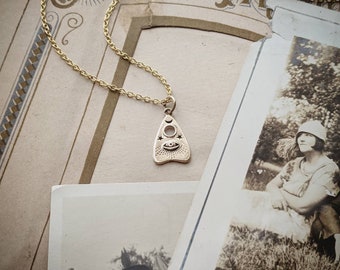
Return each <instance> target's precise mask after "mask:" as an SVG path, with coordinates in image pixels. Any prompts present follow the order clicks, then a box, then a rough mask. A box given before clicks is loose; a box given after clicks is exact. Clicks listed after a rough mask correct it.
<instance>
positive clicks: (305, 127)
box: [295, 120, 327, 141]
mask: <svg viewBox="0 0 340 270" xmlns="http://www.w3.org/2000/svg"><path fill="white" fill-rule="evenodd" d="M301 132H307V133H309V134H312V135H314V136H315V137H318V138H319V139H321V140H323V141H326V135H327V130H326V128H325V127H324V126H323V125H322V124H321V123H320V121H316V120H311V121H307V122H305V123H303V124H302V125H301V126H300V127H299V130H298V132H297V133H296V136H295V137H296V138H297V137H298V135H299V134H300V133H301Z"/></svg>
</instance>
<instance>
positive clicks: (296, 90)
mask: <svg viewBox="0 0 340 270" xmlns="http://www.w3.org/2000/svg"><path fill="white" fill-rule="evenodd" d="M283 80H285V83H283V84H282V85H283V86H282V87H281V89H279V91H277V95H276V97H275V99H274V100H273V103H272V104H271V107H270V111H269V113H268V115H267V117H266V119H265V122H264V125H263V127H262V131H261V134H260V136H259V138H258V141H257V144H256V147H255V150H254V152H253V156H252V160H251V162H250V164H249V167H248V170H247V173H246V177H245V179H244V181H243V186H242V190H241V192H240V194H239V196H238V202H237V206H238V209H237V211H235V213H234V216H233V218H232V220H231V223H230V227H229V231H228V234H227V236H226V239H225V242H224V246H223V249H222V251H221V253H220V256H219V260H218V263H217V266H216V270H228V269H315V270H316V269H338V268H337V267H339V268H340V266H339V261H340V193H339V192H340V188H339V180H340V178H339V166H340V151H339V149H340V140H339V139H340V138H339V126H340V114H339V111H340V110H339V109H340V92H339V89H340V49H339V48H336V47H332V46H328V45H325V44H321V43H319V42H316V41H313V40H309V39H306V38H301V37H295V38H294V40H293V42H292V46H291V49H290V55H289V57H288V61H287V66H286V74H285V78H283Z"/></svg>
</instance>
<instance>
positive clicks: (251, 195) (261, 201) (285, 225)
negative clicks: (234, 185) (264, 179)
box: [233, 121, 340, 258]
mask: <svg viewBox="0 0 340 270" xmlns="http://www.w3.org/2000/svg"><path fill="white" fill-rule="evenodd" d="M325 141H326V128H325V127H324V126H323V125H322V124H321V123H320V122H319V121H307V122H305V123H304V124H302V125H301V126H300V127H299V129H298V132H297V133H296V136H295V146H296V147H297V148H298V150H299V151H300V153H301V154H302V156H301V157H298V158H295V159H293V160H291V161H289V162H288V163H287V164H286V165H285V166H284V167H283V168H282V170H281V171H280V173H278V175H277V176H276V177H275V178H274V179H272V180H271V181H270V182H269V183H268V184H267V186H266V192H261V191H250V190H243V191H242V192H241V195H240V196H241V198H242V202H241V205H240V208H241V209H242V208H243V210H241V209H238V211H237V213H236V214H235V217H234V220H233V222H234V225H238V224H244V225H247V226H249V227H255V228H259V229H264V230H268V231H271V232H274V233H277V234H278V235H282V236H287V237H290V238H292V239H293V240H297V241H307V239H308V237H309V236H310V232H311V223H312V222H313V220H314V217H315V216H317V217H318V219H319V221H320V222H319V223H317V222H315V224H313V228H314V229H315V231H317V233H316V234H319V236H321V238H325V237H331V236H333V235H335V236H334V237H335V238H337V236H338V234H340V222H339V217H338V215H334V211H332V209H333V210H334V208H333V207H331V206H330V205H329V204H328V203H329V202H330V201H331V200H332V199H334V198H335V197H336V196H337V195H338V193H339V186H338V184H337V182H336V179H334V178H335V176H336V175H337V173H338V171H339V168H338V166H337V165H336V163H335V162H334V161H333V160H331V159H330V158H328V157H327V156H326V154H325V153H324V151H323V149H324V145H325ZM316 213H317V214H316ZM320 219H322V220H320ZM326 222H327V223H328V224H325V223H326ZM325 232H327V233H326V234H325ZM339 236H340V235H339ZM338 242H339V244H340V241H338ZM336 253H337V256H338V257H337V258H339V256H340V248H339V249H338V252H336Z"/></svg>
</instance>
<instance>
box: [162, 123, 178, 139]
mask: <svg viewBox="0 0 340 270" xmlns="http://www.w3.org/2000/svg"><path fill="white" fill-rule="evenodd" d="M176 133H177V130H176V128H175V127H174V126H173V125H166V126H165V127H164V129H163V134H164V136H165V137H168V138H172V137H174V136H175V135H176Z"/></svg>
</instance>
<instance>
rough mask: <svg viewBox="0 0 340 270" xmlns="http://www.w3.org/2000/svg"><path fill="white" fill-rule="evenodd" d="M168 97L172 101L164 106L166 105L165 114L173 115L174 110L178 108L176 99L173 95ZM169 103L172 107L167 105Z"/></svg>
mask: <svg viewBox="0 0 340 270" xmlns="http://www.w3.org/2000/svg"><path fill="white" fill-rule="evenodd" d="M168 99H170V102H168V103H165V104H164V105H163V106H164V107H165V109H164V113H165V114H168V115H171V114H172V112H173V111H174V110H175V108H176V100H175V98H174V97H173V96H168ZM168 104H171V105H172V107H166V106H167V105H168Z"/></svg>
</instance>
